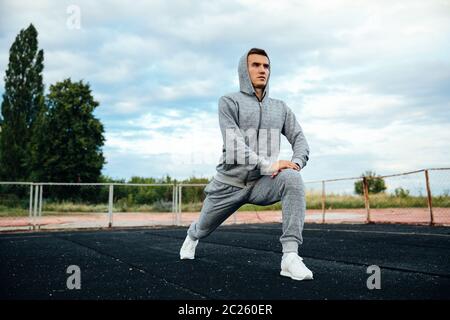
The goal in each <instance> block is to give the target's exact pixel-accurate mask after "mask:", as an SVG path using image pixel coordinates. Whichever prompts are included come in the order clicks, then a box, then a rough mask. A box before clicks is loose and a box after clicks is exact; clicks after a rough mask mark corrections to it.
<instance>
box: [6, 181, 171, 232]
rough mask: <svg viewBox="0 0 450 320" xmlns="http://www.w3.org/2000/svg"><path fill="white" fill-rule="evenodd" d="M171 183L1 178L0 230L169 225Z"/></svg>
mask: <svg viewBox="0 0 450 320" xmlns="http://www.w3.org/2000/svg"><path fill="white" fill-rule="evenodd" d="M175 193H176V189H175V185H174V184H132V183H127V184H123V183H113V184H108V183H13V182H0V231H1V230H3V231H8V230H39V229H68V228H69V229H73V228H76V229H79V228H80V229H81V228H106V227H113V226H114V227H127V226H133V227H135V226H154V225H174V224H176V221H175V216H176V215H175V208H176V205H175V199H176V194H175Z"/></svg>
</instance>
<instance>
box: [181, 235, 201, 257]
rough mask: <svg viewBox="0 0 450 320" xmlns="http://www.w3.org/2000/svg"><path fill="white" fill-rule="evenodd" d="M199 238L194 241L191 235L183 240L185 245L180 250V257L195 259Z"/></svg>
mask: <svg viewBox="0 0 450 320" xmlns="http://www.w3.org/2000/svg"><path fill="white" fill-rule="evenodd" d="M197 244H198V239H197V240H195V241H193V240H192V239H191V238H190V237H189V236H186V239H185V240H184V242H183V246H182V247H181V250H180V259H181V260H183V259H194V257H195V247H197Z"/></svg>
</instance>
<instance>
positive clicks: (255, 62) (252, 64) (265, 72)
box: [247, 54, 270, 89]
mask: <svg viewBox="0 0 450 320" xmlns="http://www.w3.org/2000/svg"><path fill="white" fill-rule="evenodd" d="M247 66H248V74H249V75H250V80H251V81H252V84H253V87H254V88H255V89H256V88H260V89H263V88H264V87H265V86H266V84H267V79H268V78H269V72H270V70H269V59H268V58H267V57H266V56H262V55H259V54H250V55H249V56H248V57H247Z"/></svg>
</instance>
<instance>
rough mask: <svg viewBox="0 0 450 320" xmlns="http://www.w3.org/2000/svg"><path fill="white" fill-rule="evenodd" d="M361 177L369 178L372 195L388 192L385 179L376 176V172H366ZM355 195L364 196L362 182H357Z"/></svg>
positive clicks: (368, 183) (368, 182)
mask: <svg viewBox="0 0 450 320" xmlns="http://www.w3.org/2000/svg"><path fill="white" fill-rule="evenodd" d="M361 177H366V178H367V185H368V189H369V194H370V193H372V194H373V193H380V192H384V191H385V190H386V185H385V183H384V180H383V178H380V177H379V176H377V175H376V173H375V172H372V171H366V172H365V173H363V174H362V175H361ZM355 193H356V194H361V195H362V194H364V190H363V183H362V180H358V181H356V182H355Z"/></svg>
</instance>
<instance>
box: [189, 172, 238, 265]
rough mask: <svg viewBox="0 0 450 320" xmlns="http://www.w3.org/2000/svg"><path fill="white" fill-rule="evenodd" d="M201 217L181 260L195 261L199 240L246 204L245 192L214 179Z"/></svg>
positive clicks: (191, 230) (207, 191) (206, 190)
mask: <svg viewBox="0 0 450 320" xmlns="http://www.w3.org/2000/svg"><path fill="white" fill-rule="evenodd" d="M204 192H205V194H206V199H205V200H204V202H203V206H202V210H201V212H200V217H199V218H198V220H197V221H194V222H193V223H192V224H191V225H190V227H189V229H188V232H187V234H188V236H187V237H186V239H185V242H184V243H183V246H182V248H181V250H180V258H181V259H194V254H195V247H196V245H197V241H198V239H201V238H205V237H206V236H208V235H209V234H210V233H211V232H213V231H214V230H215V229H216V228H217V227H218V226H220V225H221V224H222V222H224V221H225V220H226V219H227V218H228V217H229V216H230V215H231V214H233V213H234V212H236V210H237V209H239V208H240V207H241V206H242V205H243V204H244V202H245V198H246V193H245V190H244V189H242V188H239V187H235V186H231V185H228V184H224V183H222V182H220V181H217V180H215V179H213V180H212V181H211V182H210V183H209V184H208V185H207V186H206V188H205V190H204Z"/></svg>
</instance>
